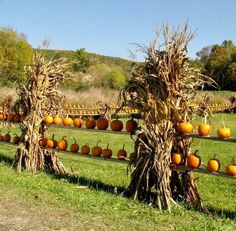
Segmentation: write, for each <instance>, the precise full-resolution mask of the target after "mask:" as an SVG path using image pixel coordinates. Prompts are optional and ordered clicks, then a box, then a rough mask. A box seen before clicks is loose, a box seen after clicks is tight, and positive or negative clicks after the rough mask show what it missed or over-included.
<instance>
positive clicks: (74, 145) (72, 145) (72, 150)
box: [70, 138, 79, 153]
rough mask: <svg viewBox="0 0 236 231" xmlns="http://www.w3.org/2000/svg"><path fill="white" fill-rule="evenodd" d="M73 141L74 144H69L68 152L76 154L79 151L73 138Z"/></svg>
mask: <svg viewBox="0 0 236 231" xmlns="http://www.w3.org/2000/svg"><path fill="white" fill-rule="evenodd" d="M74 141H75V142H74V143H73V144H71V146H70V151H71V152H73V153H76V152H78V151H79V145H78V144H77V142H76V139H75V138H74Z"/></svg>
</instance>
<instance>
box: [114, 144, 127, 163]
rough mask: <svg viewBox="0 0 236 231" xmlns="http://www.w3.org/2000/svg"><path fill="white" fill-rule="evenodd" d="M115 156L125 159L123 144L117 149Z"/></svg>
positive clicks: (125, 152)
mask: <svg viewBox="0 0 236 231" xmlns="http://www.w3.org/2000/svg"><path fill="white" fill-rule="evenodd" d="M116 155H117V158H118V159H119V160H125V158H126V157H127V151H125V145H123V148H122V149H120V150H118V151H117V154H116Z"/></svg>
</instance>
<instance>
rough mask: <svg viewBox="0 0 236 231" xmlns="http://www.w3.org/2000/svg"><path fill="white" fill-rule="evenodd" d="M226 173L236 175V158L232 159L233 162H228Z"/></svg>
mask: <svg viewBox="0 0 236 231" xmlns="http://www.w3.org/2000/svg"><path fill="white" fill-rule="evenodd" d="M226 174H228V175H230V176H236V164H235V158H233V160H232V164H228V165H227V166H226Z"/></svg>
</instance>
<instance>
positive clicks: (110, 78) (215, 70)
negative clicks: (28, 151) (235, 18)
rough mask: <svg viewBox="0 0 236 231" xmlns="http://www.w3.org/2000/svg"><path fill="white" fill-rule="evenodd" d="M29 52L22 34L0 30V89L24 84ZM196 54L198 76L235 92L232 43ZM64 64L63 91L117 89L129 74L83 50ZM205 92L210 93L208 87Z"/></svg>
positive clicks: (235, 55) (234, 48) (235, 53)
mask: <svg viewBox="0 0 236 231" xmlns="http://www.w3.org/2000/svg"><path fill="white" fill-rule="evenodd" d="M33 51H34V49H33V48H32V46H31V45H30V44H29V43H28V42H27V38H26V36H25V35H24V34H20V33H17V32H16V31H15V30H13V29H12V28H0V87H1V86H9V87H13V86H16V84H17V83H18V82H22V81H23V82H24V81H25V79H26V76H25V73H24V67H25V66H26V65H28V64H30V62H31V60H32V57H33ZM196 55H197V58H196V59H195V60H191V61H192V62H193V64H195V65H198V66H199V67H200V68H201V72H202V74H204V75H207V76H211V77H212V78H213V79H214V80H215V81H216V83H217V84H218V86H219V87H218V88H219V90H233V91H236V45H234V43H233V41H232V40H225V41H223V42H222V44H214V45H209V46H206V47H203V48H202V49H201V50H200V51H199V52H197V54H196ZM50 58H51V57H50ZM53 58H60V55H58V54H56V55H55V54H54V57H53ZM68 62H70V65H69V68H68V71H69V72H70V73H72V75H71V76H70V77H68V78H67V79H66V80H65V81H64V83H63V86H64V87H66V88H72V89H75V90H83V89H87V88H89V87H93V86H95V87H108V88H113V89H121V88H122V87H123V86H124V85H125V83H126V82H127V81H128V79H129V73H128V71H127V70H126V69H125V68H124V67H123V66H119V65H108V64H106V63H104V62H97V61H94V60H92V59H91V57H90V56H89V53H88V52H87V51H86V50H85V49H84V48H80V49H78V50H76V51H75V52H73V53H72V54H71V55H70V57H69V58H68ZM206 89H208V90H211V88H210V87H206Z"/></svg>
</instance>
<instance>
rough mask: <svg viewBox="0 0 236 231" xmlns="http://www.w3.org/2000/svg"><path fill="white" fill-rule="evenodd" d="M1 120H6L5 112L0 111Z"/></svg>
mask: <svg viewBox="0 0 236 231" xmlns="http://www.w3.org/2000/svg"><path fill="white" fill-rule="evenodd" d="M0 120H4V114H3V113H2V112H0Z"/></svg>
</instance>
